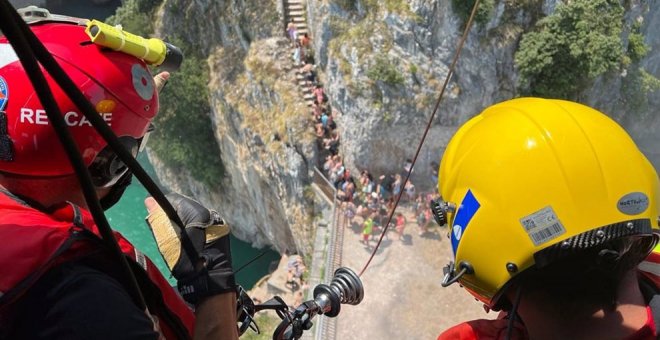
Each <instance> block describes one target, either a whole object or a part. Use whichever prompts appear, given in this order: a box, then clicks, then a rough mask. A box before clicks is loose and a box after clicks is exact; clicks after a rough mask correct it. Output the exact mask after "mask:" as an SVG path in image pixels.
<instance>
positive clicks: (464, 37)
mask: <svg viewBox="0 0 660 340" xmlns="http://www.w3.org/2000/svg"><path fill="white" fill-rule="evenodd" d="M479 1H480V0H475V2H474V6H472V11H471V12H470V17H469V19H468V21H467V23H466V24H465V29H464V30H463V35H462V36H461V40H459V43H458V47H457V48H456V52H455V53H454V58H453V60H452V62H451V65H450V66H449V71H448V72H447V76H446V77H445V82H444V83H443V84H442V90H440V94H439V95H438V100H437V101H436V102H435V107H434V108H433V112H432V113H431V117H429V120H428V123H427V124H426V129H424V133H423V134H422V139H421V140H420V142H419V144H418V145H417V151H415V156H414V157H413V159H412V164H411V165H410V169H409V170H408V171H407V172H406V178H405V180H404V181H403V182H402V183H403V184H405V183H408V180H409V179H410V174H411V173H412V171H413V168H414V167H415V163H416V162H417V157H418V156H419V152H420V151H421V150H422V146H423V145H424V141H426V135H427V134H428V132H429V130H430V129H431V124H432V123H433V119H434V118H435V115H436V113H437V112H438V109H439V108H440V102H441V101H442V97H443V96H444V94H445V90H446V89H447V85H448V84H449V81H450V80H451V77H452V76H453V75H454V69H455V68H456V63H457V62H458V58H459V56H460V55H461V51H462V50H463V45H464V44H465V41H466V40H467V36H468V34H469V33H470V29H471V28H472V22H473V21H474V16H475V15H476V13H477V9H478V8H479ZM403 192H404V190H400V191H399V195H397V197H396V201H395V202H394V207H392V209H391V210H390V213H389V215H388V217H387V222H386V223H385V227H384V228H383V232H382V233H381V234H380V238H379V239H378V243H376V246H375V247H374V250H373V251H372V252H371V256H369V259H368V260H367V263H365V265H364V267H362V270H361V271H360V274H359V275H360V276H362V274H364V272H365V271H366V270H367V268H368V267H369V264H371V260H373V258H374V256H375V255H376V252H377V251H378V248H379V247H380V244H381V242H382V241H383V237H385V234H386V233H387V230H388V229H389V227H390V223H391V222H392V217H393V216H394V212H395V211H396V208H397V207H398V206H399V201H400V200H401V196H403Z"/></svg>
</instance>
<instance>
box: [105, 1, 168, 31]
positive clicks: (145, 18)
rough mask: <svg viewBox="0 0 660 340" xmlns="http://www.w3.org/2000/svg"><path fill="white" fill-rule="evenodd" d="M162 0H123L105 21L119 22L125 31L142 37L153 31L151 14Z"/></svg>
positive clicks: (109, 22) (110, 22)
mask: <svg viewBox="0 0 660 340" xmlns="http://www.w3.org/2000/svg"><path fill="white" fill-rule="evenodd" d="M162 2H163V0H125V1H123V3H122V6H121V7H119V8H117V11H116V12H115V15H113V16H111V17H109V18H108V19H107V20H106V22H107V23H108V24H111V25H117V24H120V25H122V27H123V28H124V30H126V31H127V32H130V33H133V34H137V35H140V36H143V37H146V36H149V35H150V34H152V33H153V31H154V27H153V22H154V20H153V14H154V11H155V10H156V7H158V6H159V5H160V4H161V3H162Z"/></svg>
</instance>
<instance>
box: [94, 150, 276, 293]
mask: <svg viewBox="0 0 660 340" xmlns="http://www.w3.org/2000/svg"><path fill="white" fill-rule="evenodd" d="M138 160H139V161H140V164H142V166H143V167H144V168H145V169H146V170H147V172H148V173H149V174H151V175H152V177H154V178H155V176H153V174H154V170H153V167H152V166H151V164H150V163H149V161H148V159H147V157H146V155H144V154H143V155H140V157H138ZM147 196H148V193H147V191H146V190H145V189H144V188H143V187H142V185H140V183H139V182H138V181H137V179H135V178H134V179H133V184H131V186H129V187H128V189H126V192H125V193H124V196H123V197H122V199H121V201H119V203H117V205H115V206H114V207H112V208H111V209H110V210H108V211H107V214H106V215H107V216H108V221H109V222H110V225H111V226H112V227H113V228H114V229H115V230H117V231H119V232H120V233H121V234H122V235H124V236H125V237H126V238H128V240H129V241H131V243H133V245H135V246H136V247H137V248H138V249H139V250H141V251H142V252H143V253H145V254H147V256H149V258H151V260H152V261H154V263H156V265H157V266H158V268H159V269H160V271H161V272H162V273H163V274H164V275H165V277H167V278H168V279H169V280H170V282H171V283H174V279H173V278H172V277H171V275H170V272H169V270H168V269H167V266H166V265H165V261H164V260H163V258H162V256H161V255H160V253H159V252H158V249H157V248H156V243H155V242H154V239H153V236H152V235H151V232H150V231H149V228H148V227H147V224H146V223H145V222H144V217H145V216H147V210H146V209H145V207H144V204H143V202H144V199H145V198H146V197H147ZM214 208H216V209H217V210H218V211H221V210H222V209H221V207H214ZM223 213H224V214H225V215H226V214H229V212H223ZM231 248H232V249H231V250H232V252H231V253H232V260H233V261H234V263H233V265H234V268H235V269H238V268H239V267H241V266H242V265H243V264H245V263H247V262H248V261H250V260H251V259H253V258H255V257H256V256H258V255H259V254H261V253H262V252H263V251H264V250H260V249H255V248H253V247H251V246H250V244H248V243H245V242H243V241H241V240H239V239H237V238H235V237H233V236H232V240H231ZM279 258H280V256H279V254H278V253H277V252H275V251H272V250H266V254H265V255H263V256H262V257H260V258H259V259H258V260H256V261H255V262H254V263H252V264H251V265H249V266H247V267H246V268H245V269H243V270H241V271H240V272H238V273H237V274H236V280H237V282H238V283H239V284H240V285H242V286H243V287H245V288H246V289H249V288H252V286H253V285H254V284H255V283H256V282H257V281H258V280H259V279H260V278H262V277H263V276H264V275H266V274H268V267H269V265H270V263H271V262H273V261H278V260H279Z"/></svg>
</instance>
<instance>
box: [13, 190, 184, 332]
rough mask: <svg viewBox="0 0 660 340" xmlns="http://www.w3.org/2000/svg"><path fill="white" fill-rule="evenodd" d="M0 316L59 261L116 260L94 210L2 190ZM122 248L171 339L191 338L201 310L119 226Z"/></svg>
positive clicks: (152, 310)
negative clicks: (32, 200) (39, 205)
mask: <svg viewBox="0 0 660 340" xmlns="http://www.w3.org/2000/svg"><path fill="white" fill-rule="evenodd" d="M0 216H2V218H1V219H0V240H2V247H0V268H3V270H2V275H0V320H1V319H2V318H3V315H4V314H6V313H11V311H10V310H11V308H10V307H11V306H12V305H13V304H14V303H15V302H16V301H18V300H19V299H20V298H21V296H22V295H23V294H24V293H25V292H27V291H28V290H29V289H30V287H31V286H32V285H33V284H34V283H35V282H37V280H38V279H39V278H40V277H41V276H42V275H43V274H45V273H46V272H47V271H48V270H50V269H52V268H54V267H56V266H57V265H59V264H62V263H64V262H68V261H74V260H77V259H82V258H88V259H89V258H92V259H94V261H95V263H98V267H99V268H101V269H102V268H103V267H104V266H105V267H107V266H108V265H114V264H115V263H116V262H115V261H116V260H115V259H114V258H112V257H110V255H108V254H109V251H107V250H105V249H104V246H103V245H102V244H101V239H100V236H99V232H98V230H97V227H96V224H94V220H93V219H92V217H91V215H90V213H89V212H87V211H85V210H83V209H82V208H80V207H78V206H75V205H73V204H63V205H62V206H61V207H60V208H59V209H57V210H55V211H54V212H52V213H51V214H50V215H49V214H46V213H44V212H41V211H39V210H36V209H34V208H32V207H30V206H29V205H27V204H26V203H24V202H22V201H21V200H20V199H18V198H16V197H13V196H12V195H11V194H9V193H6V192H0ZM114 234H115V238H116V239H117V242H118V243H119V246H120V248H121V250H122V252H123V253H124V254H125V255H127V257H128V258H129V259H131V260H132V261H129V262H130V263H131V267H132V268H134V270H133V271H134V272H135V275H136V278H137V281H138V283H139V284H140V288H141V289H142V290H143V292H149V294H145V298H146V296H149V297H150V298H148V301H147V306H148V308H149V312H150V314H151V316H152V318H153V317H154V316H155V317H157V318H158V324H159V326H160V329H161V332H162V333H163V335H165V337H166V338H167V339H180V338H191V337H192V332H193V325H194V320H195V316H194V314H193V312H192V311H191V310H190V308H188V306H187V305H186V303H185V302H184V301H183V300H182V299H181V297H180V296H179V295H178V293H177V292H176V291H175V290H174V289H173V288H172V287H171V286H170V285H169V283H168V282H167V280H166V279H165V278H164V277H163V276H162V274H161V273H160V271H159V270H158V268H156V266H155V265H154V264H153V263H152V262H151V260H149V259H148V258H147V257H146V256H145V255H144V254H142V253H141V252H140V251H138V250H137V249H135V247H133V245H131V244H130V243H129V242H128V241H127V240H126V239H125V238H124V237H123V236H121V235H120V234H119V233H117V232H115V233H114Z"/></svg>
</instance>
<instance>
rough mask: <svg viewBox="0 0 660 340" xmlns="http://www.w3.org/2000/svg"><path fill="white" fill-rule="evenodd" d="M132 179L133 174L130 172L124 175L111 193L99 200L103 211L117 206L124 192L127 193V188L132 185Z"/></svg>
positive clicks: (111, 189) (112, 188)
mask: <svg viewBox="0 0 660 340" xmlns="http://www.w3.org/2000/svg"><path fill="white" fill-rule="evenodd" d="M132 179H133V173H132V172H131V171H130V170H129V171H127V172H126V173H125V174H123V175H122V176H121V177H120V178H119V180H117V183H115V184H114V185H113V186H112V187H111V188H110V191H109V192H108V193H107V194H106V195H105V196H103V197H102V198H101V199H100V200H99V202H100V203H101V208H103V210H108V209H110V208H112V206H114V205H115V204H117V202H119V199H120V198H121V196H122V195H123V194H124V191H126V188H128V186H129V185H130V184H131V181H132Z"/></svg>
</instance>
